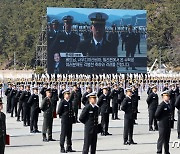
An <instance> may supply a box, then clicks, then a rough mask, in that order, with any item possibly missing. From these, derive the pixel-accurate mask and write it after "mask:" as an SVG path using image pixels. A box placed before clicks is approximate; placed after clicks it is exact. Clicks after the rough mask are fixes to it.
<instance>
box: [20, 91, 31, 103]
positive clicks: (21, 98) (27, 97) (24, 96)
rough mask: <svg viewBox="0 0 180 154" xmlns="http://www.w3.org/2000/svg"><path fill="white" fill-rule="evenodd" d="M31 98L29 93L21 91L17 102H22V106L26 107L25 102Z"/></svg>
mask: <svg viewBox="0 0 180 154" xmlns="http://www.w3.org/2000/svg"><path fill="white" fill-rule="evenodd" d="M30 96H31V93H30V92H29V91H26V90H25V91H23V92H22V94H21V96H20V98H19V100H20V101H22V102H23V104H24V105H27V102H28V100H29V97H30Z"/></svg>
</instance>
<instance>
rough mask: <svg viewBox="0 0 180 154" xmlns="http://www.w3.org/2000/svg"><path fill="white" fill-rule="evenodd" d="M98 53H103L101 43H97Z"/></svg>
mask: <svg viewBox="0 0 180 154" xmlns="http://www.w3.org/2000/svg"><path fill="white" fill-rule="evenodd" d="M96 51H97V52H100V51H101V44H100V43H97V45H96Z"/></svg>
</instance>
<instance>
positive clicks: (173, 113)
mask: <svg viewBox="0 0 180 154" xmlns="http://www.w3.org/2000/svg"><path fill="white" fill-rule="evenodd" d="M174 115H175V106H174V104H172V119H173V120H174Z"/></svg>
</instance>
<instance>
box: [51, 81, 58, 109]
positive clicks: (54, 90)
mask: <svg viewBox="0 0 180 154" xmlns="http://www.w3.org/2000/svg"><path fill="white" fill-rule="evenodd" d="M52 86H53V87H52V95H51V101H52V104H53V112H56V106H57V101H58V100H59V98H58V90H57V85H56V84H52Z"/></svg>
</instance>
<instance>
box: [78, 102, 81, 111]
mask: <svg viewBox="0 0 180 154" xmlns="http://www.w3.org/2000/svg"><path fill="white" fill-rule="evenodd" d="M78 107H79V109H81V101H79V102H78Z"/></svg>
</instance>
